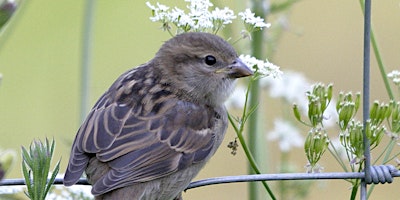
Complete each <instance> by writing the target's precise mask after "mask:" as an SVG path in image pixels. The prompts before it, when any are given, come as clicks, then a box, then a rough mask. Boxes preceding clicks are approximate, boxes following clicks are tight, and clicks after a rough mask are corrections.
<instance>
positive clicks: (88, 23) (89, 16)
mask: <svg viewBox="0 0 400 200" xmlns="http://www.w3.org/2000/svg"><path fill="white" fill-rule="evenodd" d="M95 2H96V1H94V0H86V5H85V6H86V8H85V17H84V23H83V25H84V27H83V39H82V40H83V45H82V63H81V64H82V69H81V70H82V71H81V95H80V96H81V102H80V104H81V105H80V110H81V112H80V122H83V121H84V120H85V118H86V115H87V112H88V110H89V98H90V65H91V52H92V31H93V28H92V26H93V20H94V8H95Z"/></svg>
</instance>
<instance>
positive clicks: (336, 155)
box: [328, 141, 348, 172]
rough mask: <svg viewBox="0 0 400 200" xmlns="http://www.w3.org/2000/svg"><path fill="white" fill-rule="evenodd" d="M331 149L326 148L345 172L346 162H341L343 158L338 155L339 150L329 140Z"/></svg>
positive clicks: (346, 170)
mask: <svg viewBox="0 0 400 200" xmlns="http://www.w3.org/2000/svg"><path fill="white" fill-rule="evenodd" d="M329 143H330V145H331V147H332V149H333V150H332V149H330V148H328V150H329V152H330V153H331V154H332V156H333V157H334V158H335V160H336V161H337V162H338V163H339V164H340V166H341V167H342V169H343V170H344V171H345V172H348V169H347V167H346V164H345V163H344V162H343V160H342V159H341V158H340V156H339V152H338V151H337V149H336V148H335V146H334V145H333V143H332V141H329Z"/></svg>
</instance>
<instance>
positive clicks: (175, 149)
mask: <svg viewBox="0 0 400 200" xmlns="http://www.w3.org/2000/svg"><path fill="white" fill-rule="evenodd" d="M165 104H168V105H161V108H160V109H164V108H163V107H165V108H166V109H165V110H163V111H159V112H162V114H159V113H150V114H149V115H147V116H143V115H138V114H135V112H133V113H132V114H131V115H130V116H129V118H128V119H127V120H126V121H125V123H124V124H123V126H122V130H121V133H120V134H119V135H118V136H117V137H116V138H115V140H114V141H113V142H112V144H111V146H110V147H108V148H105V149H102V150H100V151H99V152H98V153H97V154H96V156H97V158H98V159H99V160H100V161H102V162H107V163H108V165H109V167H110V168H111V170H110V171H109V172H108V173H107V174H106V175H105V176H103V177H102V178H100V179H99V180H98V181H97V182H96V183H95V184H94V185H93V189H92V191H93V192H94V193H97V194H101V193H105V192H107V191H110V190H112V189H115V188H119V187H123V186H125V185H129V184H132V183H137V182H146V181H151V180H154V179H157V178H161V177H164V176H166V175H169V174H171V173H173V172H176V171H178V170H180V169H184V168H186V167H188V166H190V165H192V164H194V163H196V162H200V161H203V160H204V159H205V158H206V157H208V156H209V155H210V153H211V151H212V149H213V146H214V142H215V135H214V133H213V129H214V126H215V120H216V117H215V115H216V114H215V112H214V111H213V110H212V109H210V108H206V107H204V106H198V105H195V104H193V103H188V102H183V101H177V100H169V101H167V102H165ZM104 116H106V115H104ZM109 116H111V114H110V115H109ZM217 118H218V117H217ZM102 120H106V121H107V119H106V118H104V117H103V118H102ZM104 123H105V122H104ZM104 130H106V128H105V129H104ZM96 134H97V136H96V137H103V136H102V135H103V134H106V136H105V137H107V136H108V135H112V134H110V133H108V132H107V131H106V132H104V131H97V132H96ZM92 140H94V141H96V140H98V139H96V138H92V139H91V140H90V141H92ZM89 143H90V142H89ZM92 145H94V144H87V145H86V148H88V147H92ZM88 150H89V149H88Z"/></svg>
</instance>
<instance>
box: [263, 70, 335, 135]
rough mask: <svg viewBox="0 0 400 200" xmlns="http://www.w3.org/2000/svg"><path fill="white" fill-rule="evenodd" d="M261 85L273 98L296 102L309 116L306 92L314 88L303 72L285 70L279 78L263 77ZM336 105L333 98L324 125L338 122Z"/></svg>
mask: <svg viewBox="0 0 400 200" xmlns="http://www.w3.org/2000/svg"><path fill="white" fill-rule="evenodd" d="M260 85H261V87H263V88H264V89H266V90H267V91H268V94H269V96H271V97H272V98H281V99H283V100H285V101H286V102H287V103H289V104H294V103H295V104H296V105H297V106H298V107H299V110H300V111H301V112H302V114H303V115H305V116H307V112H308V99H307V96H306V92H307V91H308V90H310V89H311V88H312V84H311V83H310V82H309V81H308V80H307V78H306V77H305V76H304V75H303V74H301V73H298V72H294V71H285V72H284V73H283V74H282V75H281V78H279V79H273V78H269V77H266V78H263V79H261V80H260ZM335 106H336V103H335V100H334V99H332V100H331V102H330V104H329V106H328V108H327V109H326V110H325V113H324V114H325V116H324V117H325V121H324V125H325V126H326V127H331V126H333V125H334V124H335V123H336V122H337V119H338V116H337V112H336V107H335Z"/></svg>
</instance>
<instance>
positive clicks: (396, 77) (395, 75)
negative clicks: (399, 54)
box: [387, 70, 400, 87]
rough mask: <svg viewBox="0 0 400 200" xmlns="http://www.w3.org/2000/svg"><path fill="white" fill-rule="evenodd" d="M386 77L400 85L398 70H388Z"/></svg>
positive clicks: (399, 72)
mask: <svg viewBox="0 0 400 200" xmlns="http://www.w3.org/2000/svg"><path fill="white" fill-rule="evenodd" d="M387 77H388V78H390V79H392V81H393V83H394V84H395V85H397V86H399V87H400V71H398V70H394V71H392V72H390V73H389V74H388V75H387Z"/></svg>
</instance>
